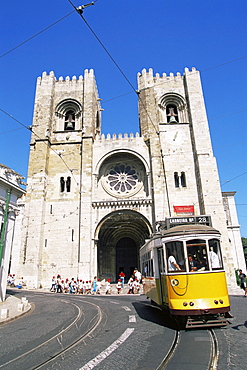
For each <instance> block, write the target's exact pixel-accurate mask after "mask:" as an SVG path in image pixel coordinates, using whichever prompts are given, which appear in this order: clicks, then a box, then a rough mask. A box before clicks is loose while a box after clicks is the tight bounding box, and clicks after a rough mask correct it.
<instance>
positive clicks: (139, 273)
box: [134, 268, 142, 283]
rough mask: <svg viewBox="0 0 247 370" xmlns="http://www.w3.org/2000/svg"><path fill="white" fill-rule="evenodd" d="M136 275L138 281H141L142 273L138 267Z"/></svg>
mask: <svg viewBox="0 0 247 370" xmlns="http://www.w3.org/2000/svg"><path fill="white" fill-rule="evenodd" d="M134 276H135V278H136V280H137V281H138V283H140V282H141V279H142V274H141V272H140V271H138V269H137V268H135V270H134Z"/></svg>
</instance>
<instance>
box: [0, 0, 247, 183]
mask: <svg viewBox="0 0 247 370" xmlns="http://www.w3.org/2000/svg"><path fill="white" fill-rule="evenodd" d="M96 1H97V0H95V1H94V2H92V3H91V4H88V5H93V4H94V3H95V2H96ZM68 2H69V3H70V4H71V5H72V6H73V8H74V10H73V11H72V12H70V13H68V14H67V15H65V16H64V17H62V18H60V19H59V20H57V21H56V22H54V23H52V24H51V25H49V26H48V27H46V28H44V29H43V30H41V31H39V32H38V33H36V34H35V35H33V36H31V37H30V38H28V39H27V40H25V41H23V42H22V43H20V44H18V45H16V46H15V47H14V48H12V49H10V50H9V51H7V52H6V53H4V54H2V55H1V56H0V58H2V57H3V56H5V55H7V54H9V53H10V52H12V51H14V50H15V49H17V48H18V47H20V46H22V45H23V44H25V43H26V42H28V41H30V40H31V39H33V38H34V37H36V36H38V35H39V34H41V33H42V32H44V31H46V30H47V29H49V28H51V27H52V26H54V25H55V24H57V23H59V22H60V21H62V20H63V19H65V18H66V17H68V16H69V15H71V14H72V13H74V11H77V13H78V14H79V15H80V17H81V19H82V20H83V21H84V22H85V24H86V25H87V27H88V28H89V29H90V31H91V32H92V33H93V35H94V36H95V38H96V39H97V41H98V42H99V43H100V45H101V46H102V48H103V49H104V50H105V52H106V53H107V55H108V56H109V58H110V59H111V60H112V62H113V63H114V64H115V66H116V67H117V69H118V70H119V72H120V73H121V74H122V76H123V77H124V78H125V80H126V81H127V82H128V84H129V85H130V86H131V88H132V91H131V92H127V93H125V94H122V95H120V96H118V97H122V96H125V95H128V94H130V93H132V92H135V93H136V94H137V96H138V100H139V101H140V102H141V103H142V105H143V107H144V109H145V111H146V114H147V116H148V118H149V120H150V122H151V124H152V125H153V127H154V129H155V132H156V134H157V135H158V136H159V132H158V131H157V129H156V127H155V125H154V123H153V121H152V119H151V117H150V116H149V114H148V112H147V110H146V107H145V105H144V103H143V102H142V100H141V99H140V96H139V91H137V90H136V89H135V87H134V86H133V84H132V83H131V81H130V80H129V79H128V77H127V76H126V74H125V73H124V72H123V70H122V69H121V68H120V66H119V65H118V63H117V62H116V61H115V59H114V58H113V57H112V55H111V54H110V52H109V51H108V50H107V48H106V47H105V45H104V44H103V42H102V41H101V40H100V38H99V37H98V36H97V34H96V33H95V32H94V30H93V29H92V27H91V26H90V25H89V23H88V22H87V20H86V19H85V17H83V15H82V11H79V8H76V7H75V5H74V4H73V3H72V1H71V0H68ZM244 58H247V56H242V57H240V58H235V59H232V60H230V61H227V62H223V63H220V64H217V65H214V66H211V67H208V68H205V69H202V70H201V72H204V71H207V70H210V69H213V68H217V67H220V66H223V65H226V64H229V63H233V62H236V61H239V60H241V59H244ZM196 72H197V71H195V72H194V73H196ZM191 73H193V71H192V72H191ZM147 88H149V87H147ZM145 89H146V88H145ZM118 97H114V98H111V99H109V100H107V101H105V102H108V101H110V100H113V99H117V98H118ZM0 110H1V111H2V112H3V113H5V114H6V115H8V116H9V117H11V118H12V119H14V120H15V121H16V122H18V123H19V124H21V125H22V126H23V127H25V128H27V129H29V130H30V128H29V127H27V126H25V125H24V124H22V123H21V122H20V121H18V120H17V119H16V118H14V117H13V116H11V115H10V114H8V113H7V112H5V111H4V110H3V109H1V108H0ZM246 110H247V109H245V110H241V111H237V112H232V113H229V114H227V115H223V116H219V117H215V118H211V119H209V120H212V119H218V118H222V117H225V116H228V115H231V114H235V113H239V112H244V111H246ZM31 131H32V132H33V134H34V135H36V136H37V137H38V138H39V139H40V137H39V136H38V135H37V134H36V133H35V132H34V131H33V130H32V129H31ZM159 139H160V138H159ZM159 141H160V140H159ZM45 144H46V145H48V144H47V143H46V142H45ZM51 150H53V149H52V148H51ZM53 151H54V152H55V153H56V154H57V155H59V154H58V153H57V152H56V151H55V150H53ZM59 157H60V158H61V160H62V161H63V162H64V164H65V166H66V167H67V168H68V170H69V171H71V169H70V168H69V166H68V165H67V163H66V162H65V161H64V159H63V158H62V157H61V155H59ZM161 159H162V153H161ZM71 173H72V176H73V177H74V175H73V172H72V171H71ZM246 173H247V172H244V173H242V174H240V175H238V176H236V177H234V178H232V179H231V180H227V181H226V182H224V183H223V184H222V185H221V186H223V185H225V184H226V183H229V182H230V181H233V180H235V179H237V178H239V177H241V176H243V175H245V174H246ZM74 179H75V177H74ZM75 181H76V179H75ZM76 182H77V181H76Z"/></svg>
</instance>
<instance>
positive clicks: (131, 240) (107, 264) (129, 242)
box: [97, 210, 152, 281]
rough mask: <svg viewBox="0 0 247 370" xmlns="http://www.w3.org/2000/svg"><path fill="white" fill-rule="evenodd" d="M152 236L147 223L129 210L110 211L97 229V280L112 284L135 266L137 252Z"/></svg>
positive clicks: (137, 259)
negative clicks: (120, 274)
mask: <svg viewBox="0 0 247 370" xmlns="http://www.w3.org/2000/svg"><path fill="white" fill-rule="evenodd" d="M151 233H152V229H151V225H150V223H149V221H148V220H147V219H146V218H145V217H144V216H142V215H141V214H140V213H138V212H135V211H131V210H121V211H116V212H112V213H111V214H109V215H108V216H107V217H105V219H104V220H103V221H102V222H101V224H100V225H99V226H98V237H97V239H98V255H97V264H98V277H99V278H100V279H109V278H110V279H111V281H116V280H117V278H118V274H119V272H120V270H123V271H124V273H125V275H126V278H129V276H130V275H131V274H132V272H133V270H134V268H135V267H137V268H138V267H139V249H140V247H141V246H142V245H143V244H144V243H145V239H147V238H148V237H149V235H150V234H151Z"/></svg>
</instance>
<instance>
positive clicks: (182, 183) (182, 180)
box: [174, 172, 187, 188]
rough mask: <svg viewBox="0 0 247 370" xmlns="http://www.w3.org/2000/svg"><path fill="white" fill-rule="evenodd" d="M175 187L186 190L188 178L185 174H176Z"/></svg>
mask: <svg viewBox="0 0 247 370" xmlns="http://www.w3.org/2000/svg"><path fill="white" fill-rule="evenodd" d="M174 185H175V188H180V187H182V188H186V186H187V185H186V176H185V172H181V174H180V175H179V173H178V172H174Z"/></svg>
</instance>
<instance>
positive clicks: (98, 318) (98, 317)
mask: <svg viewBox="0 0 247 370" xmlns="http://www.w3.org/2000/svg"><path fill="white" fill-rule="evenodd" d="M63 302H65V303H68V304H72V305H74V307H76V309H77V315H76V317H75V318H74V320H73V321H72V322H71V323H70V324H69V325H68V326H67V327H65V328H64V329H62V330H61V331H59V332H58V333H57V334H56V335H53V336H52V337H51V338H49V339H47V340H46V341H44V342H42V343H40V344H39V345H38V346H36V347H35V348H32V349H30V350H29V351H26V352H25V353H22V354H21V355H19V356H17V357H15V358H13V359H12V360H9V361H8V362H6V363H4V364H2V365H0V368H4V369H8V368H11V369H12V368H13V366H14V367H15V368H17V367H18V362H20V361H25V358H27V357H28V356H30V355H31V354H34V352H37V351H38V350H39V351H43V349H44V348H45V347H47V346H49V344H50V343H51V342H52V341H56V342H57V343H59V345H60V347H61V349H60V350H58V351H57V352H56V353H55V354H54V355H50V356H49V358H46V359H45V360H44V361H43V362H40V363H38V364H34V365H33V366H30V369H32V370H36V369H42V368H43V366H46V365H47V364H49V363H51V362H52V361H54V360H55V359H57V358H58V357H60V356H62V355H64V354H65V353H66V352H67V351H69V350H71V349H72V348H73V347H75V346H76V345H78V344H79V343H81V342H83V341H85V339H87V338H90V337H91V336H92V334H93V332H94V331H95V330H96V329H97V328H98V327H99V325H100V324H101V322H102V320H103V313H102V310H101V308H100V307H99V306H98V305H96V304H94V303H92V302H88V301H84V302H83V303H86V304H89V305H91V306H93V307H94V308H95V309H96V314H95V315H94V316H93V317H92V318H91V320H90V323H89V325H90V326H89V327H88V328H87V330H86V331H85V332H84V333H83V334H79V328H80V327H81V325H82V323H80V320H81V318H82V315H83V309H82V307H81V306H79V305H78V304H76V303H74V302H71V301H70V302H68V301H66V300H63ZM78 324H79V325H78ZM71 329H76V330H77V331H78V335H79V336H78V338H77V339H74V340H73V341H72V342H71V343H70V344H68V345H66V346H65V347H63V343H62V342H63V336H64V334H65V333H67V334H68V332H69V331H70V330H71ZM47 357H48V356H47ZM28 358H29V357H28Z"/></svg>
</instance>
